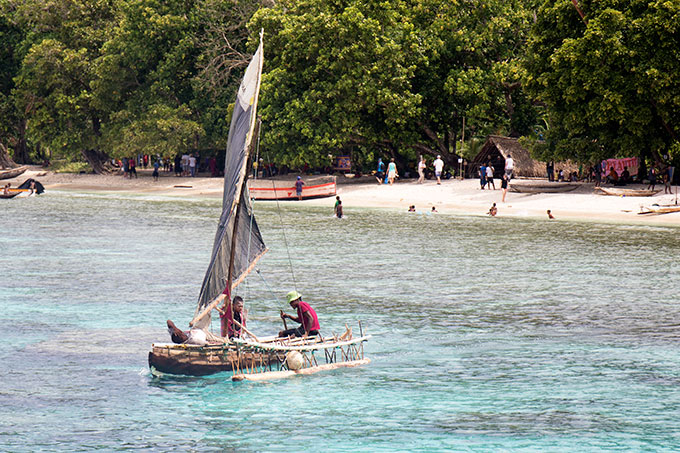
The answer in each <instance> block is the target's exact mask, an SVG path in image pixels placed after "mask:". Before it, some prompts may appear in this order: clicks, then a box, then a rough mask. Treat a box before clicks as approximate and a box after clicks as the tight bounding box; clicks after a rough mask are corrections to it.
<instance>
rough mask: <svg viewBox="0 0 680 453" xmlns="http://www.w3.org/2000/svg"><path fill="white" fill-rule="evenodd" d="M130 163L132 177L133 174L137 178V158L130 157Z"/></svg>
mask: <svg viewBox="0 0 680 453" xmlns="http://www.w3.org/2000/svg"><path fill="white" fill-rule="evenodd" d="M128 165H129V166H130V179H132V175H135V179H137V169H136V168H135V167H136V166H137V163H136V162H135V158H131V159H129V160H128Z"/></svg>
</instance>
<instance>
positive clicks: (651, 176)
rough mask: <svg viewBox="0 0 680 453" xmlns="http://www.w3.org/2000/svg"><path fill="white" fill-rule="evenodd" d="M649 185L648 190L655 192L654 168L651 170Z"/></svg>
mask: <svg viewBox="0 0 680 453" xmlns="http://www.w3.org/2000/svg"><path fill="white" fill-rule="evenodd" d="M648 178H649V185H648V186H647V190H650V189H651V190H654V186H656V168H654V167H652V168H650V169H649V175H648Z"/></svg>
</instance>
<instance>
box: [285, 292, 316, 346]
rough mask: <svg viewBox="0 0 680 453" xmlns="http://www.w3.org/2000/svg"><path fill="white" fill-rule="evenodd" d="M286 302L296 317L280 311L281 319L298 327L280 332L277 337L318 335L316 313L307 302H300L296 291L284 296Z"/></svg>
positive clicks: (300, 298) (300, 297) (299, 296)
mask: <svg viewBox="0 0 680 453" xmlns="http://www.w3.org/2000/svg"><path fill="white" fill-rule="evenodd" d="M286 301H287V302H288V303H289V304H290V306H291V307H293V308H295V309H296V310H297V317H295V316H292V315H289V314H287V313H284V312H283V310H281V319H286V318H288V319H292V320H293V321H295V322H299V323H300V327H297V328H295V329H288V330H282V331H281V332H279V337H289V336H291V335H295V336H296V337H302V336H305V337H307V336H311V335H318V334H319V329H320V327H319V318H318V317H317V316H316V312H315V311H314V309H313V308H312V307H310V306H309V304H308V303H307V302H303V301H302V296H301V295H300V293H298V292H297V291H291V292H289V293H288V294H287V295H286Z"/></svg>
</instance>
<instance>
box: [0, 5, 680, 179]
mask: <svg viewBox="0 0 680 453" xmlns="http://www.w3.org/2000/svg"><path fill="white" fill-rule="evenodd" d="M539 2H540V0H523V1H519V0H508V1H500V0H474V1H473V0H390V1H380V0H378V1H374V0H277V1H273V0H189V1H187V0H22V1H16V0H0V38H1V39H2V42H3V47H2V48H1V49H0V57H2V65H1V66H0V113H1V114H2V116H1V117H0V145H1V147H0V150H1V149H4V148H9V149H10V150H11V154H12V156H13V158H14V159H15V160H16V161H17V162H28V161H30V160H42V159H43V158H44V157H45V156H47V155H48V153H49V154H50V155H51V156H53V157H55V158H60V159H80V160H86V161H88V162H89V163H90V164H91V165H92V167H93V169H94V170H95V171H106V162H107V161H108V159H109V158H110V157H122V156H125V155H132V154H141V153H145V154H147V153H148V154H152V155H155V154H161V155H166V156H167V155H173V154H175V153H177V152H184V151H186V150H201V154H202V155H205V154H204V152H203V151H207V152H215V150H218V149H223V148H224V146H225V142H226V137H227V133H228V123H229V115H230V111H231V105H232V103H233V100H234V92H235V88H236V86H237V84H238V83H239V80H240V77H241V75H242V71H243V69H244V68H245V67H246V65H247V62H248V60H249V58H250V52H252V51H253V50H254V49H255V47H256V46H257V39H258V35H259V30H260V28H263V29H264V31H265V35H264V36H265V68H264V77H263V85H262V95H261V97H260V100H261V101H260V107H261V110H260V111H261V116H262V118H263V127H262V138H263V141H262V147H261V149H262V153H263V154H264V155H265V156H267V157H270V158H271V159H273V160H274V161H276V162H277V163H279V164H285V165H288V166H291V167H301V166H303V165H305V164H310V165H312V166H325V165H328V164H329V155H330V156H335V155H338V154H351V155H352V157H353V162H354V163H355V165H357V166H358V167H359V168H361V167H362V166H363V167H364V168H366V166H368V165H369V163H370V165H371V166H372V165H373V162H374V160H375V158H376V157H377V156H383V157H394V158H395V159H396V160H397V162H398V163H400V165H401V166H404V165H407V164H408V165H412V164H413V162H414V161H415V159H416V156H417V155H418V154H425V155H430V156H434V155H436V154H441V155H442V157H444V159H445V160H448V161H449V162H450V163H454V162H455V160H456V157H457V155H460V154H461V149H460V148H459V146H460V145H458V143H460V139H461V136H462V134H463V133H464V134H465V138H466V141H467V142H468V146H467V148H468V150H469V149H471V148H470V147H471V145H469V144H470V143H472V142H473V141H474V143H478V142H479V141H480V140H481V139H483V138H484V137H485V136H486V135H487V134H490V133H496V134H507V135H513V136H521V135H526V136H529V137H531V138H533V139H534V141H533V142H532V141H529V143H533V148H534V150H535V152H536V153H537V154H536V155H538V156H540V157H543V158H544V159H546V160H548V159H552V158H556V159H561V158H572V159H576V160H579V161H582V162H587V161H592V160H594V159H597V158H601V157H612V156H615V155H621V156H624V155H625V156H631V155H638V156H643V157H647V156H649V157H653V159H655V160H657V161H659V160H661V156H663V155H664V154H668V153H670V154H678V152H679V151H680V144H679V141H678V133H679V129H680V124H679V121H680V109H679V107H680V105H678V104H679V103H680V87H679V83H680V82H678V77H677V74H678V73H679V72H680V67H679V65H680V58H678V54H677V52H678V50H677V49H678V48H680V42H679V41H680V39H679V36H680V35H679V33H678V27H680V4H678V3H677V2H669V1H662V0H607V1H604V2H602V1H598V2H595V1H592V0H586V1H581V2H571V1H562V0H559V1H558V0H545V1H543V2H542V3H540V4H539ZM579 10H580V12H581V13H582V14H583V16H581V15H580V14H579ZM463 124H465V130H463ZM538 139H541V140H538Z"/></svg>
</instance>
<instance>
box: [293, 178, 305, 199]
mask: <svg viewBox="0 0 680 453" xmlns="http://www.w3.org/2000/svg"><path fill="white" fill-rule="evenodd" d="M304 185H305V182H304V181H303V180H302V178H301V177H300V176H298V177H297V181H295V194H296V195H297V197H298V201H300V200H302V186H304Z"/></svg>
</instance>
